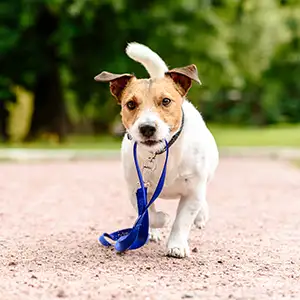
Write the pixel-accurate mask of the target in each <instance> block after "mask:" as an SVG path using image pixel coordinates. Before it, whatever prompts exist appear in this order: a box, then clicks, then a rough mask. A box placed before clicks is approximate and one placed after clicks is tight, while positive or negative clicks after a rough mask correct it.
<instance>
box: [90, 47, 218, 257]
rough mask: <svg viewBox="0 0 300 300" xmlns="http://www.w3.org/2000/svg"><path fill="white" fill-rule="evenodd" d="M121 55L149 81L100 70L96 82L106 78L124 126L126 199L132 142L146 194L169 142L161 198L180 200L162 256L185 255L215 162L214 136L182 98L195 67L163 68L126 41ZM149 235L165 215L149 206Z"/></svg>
mask: <svg viewBox="0 0 300 300" xmlns="http://www.w3.org/2000/svg"><path fill="white" fill-rule="evenodd" d="M126 53H127V55H128V56H129V57H130V58H132V59H133V60H135V61H137V62H139V63H141V64H142V65H143V66H144V67H145V68H146V70H147V71H148V73H149V74H150V78H149V79H137V78H136V77H135V76H134V75H131V74H112V73H109V72H102V73H101V74H99V75H97V76H96V77H95V80H96V81H101V82H110V91H111V93H112V95H113V96H114V97H115V98H116V99H117V101H118V103H119V104H120V105H121V107H122V110H121V116H122V122H123V124H124V126H125V128H126V130H127V135H125V137H124V139H123V143H122V162H123V167H124V173H125V178H126V182H127V185H128V190H129V194H130V199H131V202H132V204H133V205H134V207H135V208H136V206H137V204H136V190H137V188H138V185H137V182H138V178H137V173H136V169H135V165H134V161H133V157H132V148H133V143H134V142H138V152H139V153H138V159H139V164H140V166H143V167H142V170H143V177H144V181H145V183H146V185H147V187H148V194H149V196H150V197H151V196H152V194H153V192H154V190H155V188H156V185H157V182H158V179H159V177H160V175H161V170H162V168H163V164H164V160H165V153H164V152H165V143H164V140H167V141H168V142H169V149H170V152H169V162H168V167H167V176H166V181H165V185H164V188H163V190H162V192H161V194H160V198H163V199H176V198H180V202H179V205H178V209H177V215H176V219H175V221H174V224H173V226H172V231H171V234H170V237H169V240H168V243H167V255H169V256H173V257H185V256H187V255H189V246H188V237H189V232H190V229H191V226H192V224H193V222H194V224H195V225H196V226H197V227H198V228H203V227H204V226H205V224H206V222H207V221H208V217H209V216H208V205H207V202H206V189H207V185H208V183H209V181H210V180H211V178H212V176H213V174H214V172H215V170H216V168H217V165H218V162H219V154H218V148H217V145H216V143H215V140H214V138H213V136H212V134H211V133H210V131H209V129H208V128H207V127H206V125H205V122H204V121H203V119H202V117H201V115H200V113H199V112H198V111H197V109H196V108H195V107H194V106H193V105H192V104H191V103H190V102H188V101H187V99H186V95H187V92H188V90H189V89H190V87H191V85H192V80H194V81H196V82H198V83H200V80H199V78H198V72H197V68H196V66H195V65H189V66H186V67H182V68H175V69H172V70H169V69H168V67H167V66H166V64H165V63H164V61H163V60H162V59H161V58H160V57H159V56H158V55H157V54H156V53H155V52H153V51H152V50H151V49H149V48H148V47H146V46H144V45H141V44H138V43H130V44H129V45H128V47H127V49H126ZM149 215H150V232H151V239H152V240H158V239H159V232H158V228H162V227H163V226H164V225H165V223H166V219H167V218H166V214H165V213H163V212H158V211H156V209H155V205H154V204H153V205H151V207H150V208H149Z"/></svg>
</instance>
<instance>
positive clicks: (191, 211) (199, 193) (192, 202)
mask: <svg viewBox="0 0 300 300" xmlns="http://www.w3.org/2000/svg"><path fill="white" fill-rule="evenodd" d="M205 198H206V180H202V181H201V182H199V183H198V185H197V186H196V188H195V190H193V191H191V193H189V194H188V195H186V196H182V197H181V199H180V202H179V205H178V208H177V214H176V218H175V221H174V224H173V227H172V230H171V234H170V237H169V240H168V245H167V248H168V252H167V255H168V256H172V257H178V258H183V257H185V256H188V255H189V245H188V238H189V233H190V229H191V226H192V224H193V222H194V220H195V218H196V216H197V214H198V213H199V210H200V209H201V201H206V199H205Z"/></svg>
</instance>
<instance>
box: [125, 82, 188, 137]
mask: <svg viewBox="0 0 300 300" xmlns="http://www.w3.org/2000/svg"><path fill="white" fill-rule="evenodd" d="M165 98H167V99H170V103H169V104H167V102H168V101H164V102H163V99H165ZM120 102H121V106H122V110H121V116H122V122H123V125H124V126H125V128H130V127H131V126H132V125H133V124H134V122H135V121H136V120H137V119H138V117H139V116H140V115H141V113H142V112H143V111H146V110H150V111H152V112H156V113H157V114H158V116H159V118H160V119H161V120H162V121H164V122H165V123H166V124H168V126H169V128H170V131H171V132H172V133H174V132H175V131H177V130H178V129H179V127H180V125H181V118H182V112H181V105H182V102H183V97H182V95H181V93H180V90H179V89H178V86H177V85H176V84H175V83H174V81H173V80H172V78H170V77H165V78H161V79H137V80H135V81H132V82H129V84H128V85H127V86H126V88H125V89H124V91H123V92H122V96H121V99H120ZM132 102H133V103H134V105H133V103H132ZM166 104H167V105H166ZM133 107H134V108H133ZM132 108H133V109H132Z"/></svg>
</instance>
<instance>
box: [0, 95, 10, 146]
mask: <svg viewBox="0 0 300 300" xmlns="http://www.w3.org/2000/svg"><path fill="white" fill-rule="evenodd" d="M8 118H9V111H8V110H7V108H6V105H5V101H4V100H0V140H1V142H4V143H5V142H8V141H9V133H8Z"/></svg>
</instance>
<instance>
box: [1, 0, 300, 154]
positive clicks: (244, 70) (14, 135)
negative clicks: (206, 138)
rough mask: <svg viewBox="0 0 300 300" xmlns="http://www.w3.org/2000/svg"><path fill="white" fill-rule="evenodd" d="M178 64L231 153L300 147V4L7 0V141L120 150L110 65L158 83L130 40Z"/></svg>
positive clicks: (292, 0)
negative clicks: (105, 77)
mask: <svg viewBox="0 0 300 300" xmlns="http://www.w3.org/2000/svg"><path fill="white" fill-rule="evenodd" d="M132 41H137V42H139V43H143V44H146V45H148V46H149V47H150V48H152V49H153V50H154V51H156V52H158V53H159V54H160V56H161V57H162V58H163V59H164V60H165V61H166V62H167V64H168V65H169V66H170V67H179V66H184V65H188V64H191V63H194V64H196V65H197V67H198V72H199V77H200V79H201V81H202V83H203V84H202V86H197V85H194V87H193V88H192V89H191V90H190V93H189V100H191V101H192V102H193V103H194V104H195V105H196V106H197V108H198V109H199V111H201V113H202V115H203V117H204V118H205V120H206V121H207V122H208V126H209V127H210V129H211V130H212V132H213V134H214V135H215V137H216V139H217V142H218V144H219V145H220V146H300V125H299V124H298V125H297V123H300V1H299V0H172V1H171V0H165V1H158V0H151V1H150V0H143V1H141V0H131V1H129V0H101V1H99V0H11V1H1V3H0V123H1V124H0V140H1V143H0V146H1V147H14V146H16V145H18V146H20V145H21V146H24V147H44V146H45V147H50V146H51V147H52V146H53V147H81V148H118V147H119V144H120V137H119V135H120V133H121V132H122V127H121V126H120V116H119V110H120V108H119V106H118V105H117V104H116V101H115V100H114V99H113V98H112V96H111V95H110V94H109V87H108V85H107V84H100V83H96V82H95V81H94V80H93V78H94V76H95V75H97V74H98V73H100V72H101V71H103V70H107V71H111V72H115V73H123V72H128V73H135V74H136V75H137V77H148V75H147V73H146V71H145V70H144V68H143V67H142V66H141V65H139V64H138V63H136V62H134V61H132V60H130V59H129V58H128V57H127V56H126V54H125V52H124V49H125V47H126V45H127V43H128V42H132Z"/></svg>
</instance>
